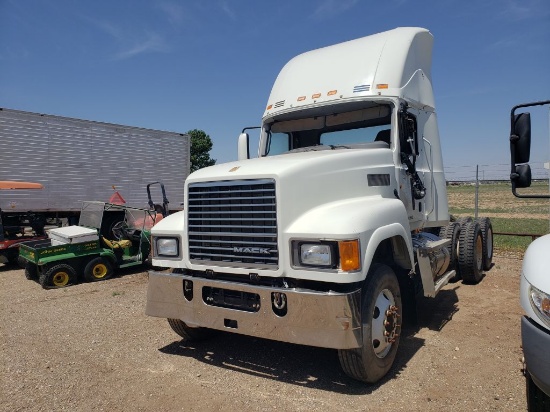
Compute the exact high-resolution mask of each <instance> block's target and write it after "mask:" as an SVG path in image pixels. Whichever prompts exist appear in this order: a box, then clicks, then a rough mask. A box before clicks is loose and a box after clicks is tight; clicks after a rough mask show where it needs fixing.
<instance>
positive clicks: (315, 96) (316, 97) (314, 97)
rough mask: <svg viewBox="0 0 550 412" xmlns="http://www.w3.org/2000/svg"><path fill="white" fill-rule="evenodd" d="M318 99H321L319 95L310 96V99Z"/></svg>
mask: <svg viewBox="0 0 550 412" xmlns="http://www.w3.org/2000/svg"><path fill="white" fill-rule="evenodd" d="M319 97H321V93H315V94H313V95H312V96H311V98H312V99H318V98H319Z"/></svg>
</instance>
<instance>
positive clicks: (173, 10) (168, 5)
mask: <svg viewBox="0 0 550 412" xmlns="http://www.w3.org/2000/svg"><path fill="white" fill-rule="evenodd" d="M157 7H158V8H159V9H160V10H162V11H163V12H164V13H165V14H166V16H167V17H168V20H169V21H170V23H172V24H174V25H176V26H178V25H180V24H181V23H182V22H183V21H184V19H185V14H186V13H185V10H184V8H183V7H182V6H181V4H179V3H174V2H170V1H161V2H160V3H158V4H157Z"/></svg>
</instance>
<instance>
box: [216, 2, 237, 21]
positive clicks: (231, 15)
mask: <svg viewBox="0 0 550 412" xmlns="http://www.w3.org/2000/svg"><path fill="white" fill-rule="evenodd" d="M220 7H221V9H222V10H223V12H224V13H225V14H227V15H228V16H229V18H230V19H231V20H237V15H236V14H235V12H234V11H233V10H232V9H231V8H230V7H229V4H228V3H227V1H223V0H222V1H220Z"/></svg>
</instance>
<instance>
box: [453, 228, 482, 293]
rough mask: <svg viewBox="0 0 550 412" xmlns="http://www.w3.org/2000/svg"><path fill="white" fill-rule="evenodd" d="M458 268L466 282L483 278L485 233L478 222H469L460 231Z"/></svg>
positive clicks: (475, 281)
mask: <svg viewBox="0 0 550 412" xmlns="http://www.w3.org/2000/svg"><path fill="white" fill-rule="evenodd" d="M458 246H459V247H458V248H459V253H458V270H459V272H460V276H461V277H462V280H463V281H464V282H466V283H479V281H480V280H481V279H482V278H483V234H482V233H481V228H480V226H479V224H478V223H477V222H474V221H472V222H467V223H466V224H465V225H464V226H463V227H462V230H461V231H460V241H459V244H458Z"/></svg>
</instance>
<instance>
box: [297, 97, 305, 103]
mask: <svg viewBox="0 0 550 412" xmlns="http://www.w3.org/2000/svg"><path fill="white" fill-rule="evenodd" d="M304 100H306V96H300V97H298V101H299V102H303V101H304Z"/></svg>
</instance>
